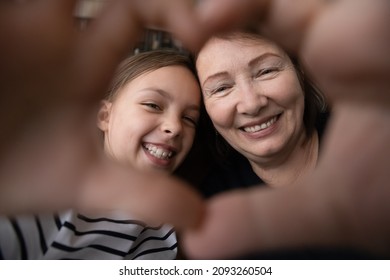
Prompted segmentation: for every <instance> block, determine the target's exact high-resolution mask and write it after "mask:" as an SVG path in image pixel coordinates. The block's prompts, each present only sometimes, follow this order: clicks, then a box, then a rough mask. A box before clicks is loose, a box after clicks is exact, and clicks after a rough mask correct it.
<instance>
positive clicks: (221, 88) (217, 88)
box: [211, 85, 230, 94]
mask: <svg viewBox="0 0 390 280" xmlns="http://www.w3.org/2000/svg"><path fill="white" fill-rule="evenodd" d="M229 88H230V86H228V85H222V86H218V87H216V88H215V89H213V90H212V91H211V93H212V94H214V93H220V92H224V91H226V90H228V89H229Z"/></svg>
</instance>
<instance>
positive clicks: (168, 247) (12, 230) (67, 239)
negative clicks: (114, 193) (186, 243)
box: [0, 210, 177, 260]
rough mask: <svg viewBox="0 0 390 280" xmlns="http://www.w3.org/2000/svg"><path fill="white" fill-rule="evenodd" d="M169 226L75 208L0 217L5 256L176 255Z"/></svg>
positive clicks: (1, 250) (0, 246)
mask: <svg viewBox="0 0 390 280" xmlns="http://www.w3.org/2000/svg"><path fill="white" fill-rule="evenodd" d="M176 254H177V239H176V234H175V232H174V230H173V228H172V227H171V226H168V225H162V226H158V227H150V226H147V225H146V224H145V223H143V222H141V221H138V220H132V219H129V215H124V214H118V213H112V215H105V217H101V216H90V215H89V216H88V217H87V216H85V215H81V214H78V213H75V212H74V211H72V210H69V211H66V212H63V213H61V214H58V215H56V214H55V215H53V214H50V215H48V214H46V215H37V216H32V215H30V216H18V217H17V218H7V217H0V258H3V259H14V260H15V259H88V260H98V259H112V260H121V259H133V260H134V259H138V260H141V259H158V260H162V259H175V258H176Z"/></svg>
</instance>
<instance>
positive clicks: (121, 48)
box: [73, 0, 141, 101]
mask: <svg viewBox="0 0 390 280" xmlns="http://www.w3.org/2000/svg"><path fill="white" fill-rule="evenodd" d="M140 33H141V24H140V21H139V18H138V15H137V14H136V12H135V9H133V8H132V3H131V1H124V0H118V1H111V2H109V3H107V6H106V7H105V9H104V10H103V11H102V13H101V14H100V15H99V16H98V17H97V18H96V19H94V20H93V21H92V22H91V23H90V25H89V26H88V27H87V29H86V30H84V31H83V32H82V33H81V34H80V40H79V44H78V46H77V48H76V51H75V57H74V65H73V69H74V70H73V72H74V79H75V84H76V85H77V87H78V90H76V91H75V92H74V93H75V94H76V95H78V96H82V97H83V98H87V99H91V100H93V101H96V100H99V99H101V98H103V96H104V94H105V92H106V90H107V87H108V84H109V82H110V80H111V78H112V75H113V73H114V71H115V69H116V67H117V65H118V64H119V62H120V61H121V60H122V59H123V58H124V57H125V56H126V55H127V54H130V53H131V51H132V49H133V47H134V45H135V44H136V43H137V42H138V39H139V35H140Z"/></svg>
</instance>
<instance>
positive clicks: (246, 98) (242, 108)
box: [237, 85, 268, 116]
mask: <svg viewBox="0 0 390 280" xmlns="http://www.w3.org/2000/svg"><path fill="white" fill-rule="evenodd" d="M267 104H268V98H267V96H265V95H264V94H262V93H261V92H260V90H259V89H256V87H254V86H253V85H245V86H243V87H241V88H240V94H239V97H238V102H237V112H238V113H240V114H244V115H252V116H254V115H257V114H258V113H259V112H260V110H261V109H263V108H264V107H265V106H267Z"/></svg>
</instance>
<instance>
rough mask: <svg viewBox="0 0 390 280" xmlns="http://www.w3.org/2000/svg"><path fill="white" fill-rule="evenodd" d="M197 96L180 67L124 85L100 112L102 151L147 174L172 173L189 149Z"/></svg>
mask: <svg viewBox="0 0 390 280" xmlns="http://www.w3.org/2000/svg"><path fill="white" fill-rule="evenodd" d="M200 102H201V94H200V88H199V85H198V82H197V80H196V79H195V77H194V75H193V74H192V73H191V72H190V71H189V70H188V69H186V68H185V67H182V66H167V67H163V68H159V69H157V70H154V71H151V72H147V73H144V74H142V75H141V76H139V77H137V78H136V79H134V80H132V81H130V82H129V83H128V84H126V85H125V86H124V87H123V88H122V89H121V90H120V91H119V92H118V93H117V96H116V97H115V99H114V101H113V102H108V101H105V102H103V105H102V107H101V109H100V112H99V114H98V126H99V128H100V129H101V130H102V131H103V132H104V148H105V151H106V152H107V153H108V155H109V156H111V157H112V158H114V159H117V160H119V161H121V162H125V163H130V164H131V165H132V166H134V167H136V168H142V169H146V170H150V169H154V170H162V171H165V172H172V171H174V170H175V169H176V168H177V167H178V165H179V164H180V163H181V162H182V161H183V160H184V158H185V156H186V155H187V153H188V152H189V150H190V149H191V146H192V143H193V140H194V136H195V129H196V125H197V122H198V119H199V110H200Z"/></svg>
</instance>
